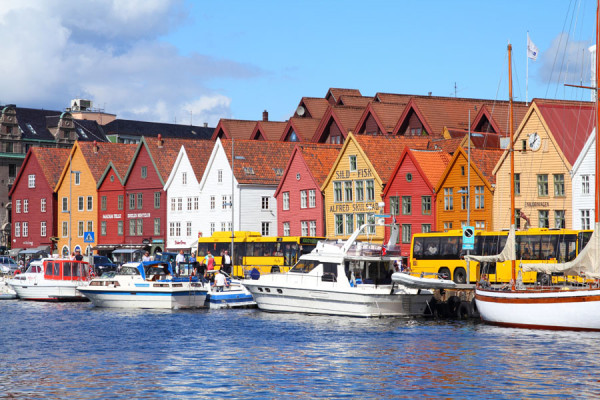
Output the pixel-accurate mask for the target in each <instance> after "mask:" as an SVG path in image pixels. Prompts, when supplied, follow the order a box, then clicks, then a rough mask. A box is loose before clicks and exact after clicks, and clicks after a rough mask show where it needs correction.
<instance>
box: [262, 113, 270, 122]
mask: <svg viewBox="0 0 600 400" xmlns="http://www.w3.org/2000/svg"><path fill="white" fill-rule="evenodd" d="M268 120H269V112H268V111H267V110H265V111H263V121H268Z"/></svg>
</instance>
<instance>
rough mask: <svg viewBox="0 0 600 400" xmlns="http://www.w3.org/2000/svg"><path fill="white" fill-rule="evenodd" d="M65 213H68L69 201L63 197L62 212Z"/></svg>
mask: <svg viewBox="0 0 600 400" xmlns="http://www.w3.org/2000/svg"><path fill="white" fill-rule="evenodd" d="M17 201H18V200H17ZM67 211H69V199H68V197H63V198H62V212H67Z"/></svg>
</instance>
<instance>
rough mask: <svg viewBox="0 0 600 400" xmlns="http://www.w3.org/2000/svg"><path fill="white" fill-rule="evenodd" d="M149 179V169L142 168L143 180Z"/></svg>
mask: <svg viewBox="0 0 600 400" xmlns="http://www.w3.org/2000/svg"><path fill="white" fill-rule="evenodd" d="M147 177H148V167H142V179H146V178H147Z"/></svg>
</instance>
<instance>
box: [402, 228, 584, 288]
mask: <svg viewBox="0 0 600 400" xmlns="http://www.w3.org/2000/svg"><path fill="white" fill-rule="evenodd" d="M586 236H587V235H581V234H580V231H576V230H570V229H547V228H531V229H528V230H527V231H517V232H516V246H517V249H516V254H517V261H516V267H517V274H518V273H519V272H520V273H521V278H522V280H523V282H524V283H535V282H541V283H544V284H548V283H550V282H551V280H552V277H551V276H548V275H545V274H540V276H538V274H537V273H536V272H522V271H521V270H520V264H521V260H523V261H524V260H526V261H527V262H528V263H556V262H565V261H570V260H572V259H573V258H575V256H576V255H577V250H578V247H577V243H578V239H579V241H580V242H582V241H583V240H585V237H586ZM507 237H508V231H500V232H486V231H475V245H474V247H475V248H474V250H472V251H471V252H470V254H475V255H495V254H498V253H500V252H501V251H502V249H503V248H504V245H505V244H506V239H507ZM465 254H466V251H465V250H463V249H462V230H453V231H448V232H429V233H416V234H415V235H413V238H412V242H411V249H410V259H409V262H410V268H411V271H412V272H413V273H422V272H424V273H440V274H445V275H447V276H448V278H449V279H452V280H454V282H456V283H467V280H468V282H470V283H474V282H477V281H478V280H479V279H480V277H481V274H486V275H487V276H488V279H489V281H490V282H492V283H508V282H510V280H511V277H512V273H511V262H510V261H505V262H497V263H496V262H494V263H490V262H487V263H478V262H474V261H471V262H470V263H469V268H467V262H466V261H465V259H464V256H465ZM467 270H469V277H468V279H467Z"/></svg>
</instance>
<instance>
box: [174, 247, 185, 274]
mask: <svg viewBox="0 0 600 400" xmlns="http://www.w3.org/2000/svg"><path fill="white" fill-rule="evenodd" d="M184 262H185V256H184V255H183V250H179V254H177V257H175V265H176V266H177V272H176V273H177V275H181V267H182V265H181V264H182V263H184Z"/></svg>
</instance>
